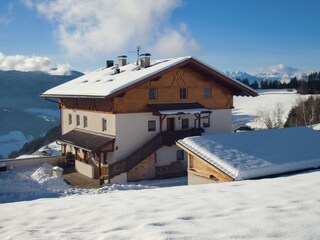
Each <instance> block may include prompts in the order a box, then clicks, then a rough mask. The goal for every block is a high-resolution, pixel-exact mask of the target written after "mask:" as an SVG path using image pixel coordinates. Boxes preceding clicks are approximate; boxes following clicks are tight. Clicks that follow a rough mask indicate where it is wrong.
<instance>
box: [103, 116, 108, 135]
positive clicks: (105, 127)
mask: <svg viewBox="0 0 320 240" xmlns="http://www.w3.org/2000/svg"><path fill="white" fill-rule="evenodd" d="M104 131H107V119H105V118H102V132H104Z"/></svg>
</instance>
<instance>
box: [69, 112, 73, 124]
mask: <svg viewBox="0 0 320 240" xmlns="http://www.w3.org/2000/svg"><path fill="white" fill-rule="evenodd" d="M68 116H69V125H71V124H72V115H71V114H70V113H69V115H68Z"/></svg>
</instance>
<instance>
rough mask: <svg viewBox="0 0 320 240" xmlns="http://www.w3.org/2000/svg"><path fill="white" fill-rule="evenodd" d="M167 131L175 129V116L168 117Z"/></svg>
mask: <svg viewBox="0 0 320 240" xmlns="http://www.w3.org/2000/svg"><path fill="white" fill-rule="evenodd" d="M167 131H174V118H167Z"/></svg>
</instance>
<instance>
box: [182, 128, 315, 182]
mask: <svg viewBox="0 0 320 240" xmlns="http://www.w3.org/2000/svg"><path fill="white" fill-rule="evenodd" d="M178 143H179V144H181V145H182V146H184V147H186V148H187V149H189V150H190V151H191V152H193V153H194V154H196V155H198V156H199V157H201V158H202V159H204V160H205V161H207V162H209V163H211V164H212V165H214V166H215V167H217V168H219V169H220V170H222V171H223V172H225V173H226V174H228V175H229V176H231V177H232V178H234V179H235V180H242V179H250V178H256V177H262V176H268V175H273V174H280V173H285V172H290V171H296V170H302V169H307V168H313V167H319V166H320V134H319V133H318V132H316V131H314V130H312V129H310V128H307V127H295V128H283V129H271V130H260V131H251V132H240V133H225V134H216V135H206V136H198V137H188V138H185V139H182V140H179V141H178Z"/></svg>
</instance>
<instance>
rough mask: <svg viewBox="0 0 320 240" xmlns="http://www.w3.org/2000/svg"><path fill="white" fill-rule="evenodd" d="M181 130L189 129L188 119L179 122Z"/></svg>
mask: <svg viewBox="0 0 320 240" xmlns="http://www.w3.org/2000/svg"><path fill="white" fill-rule="evenodd" d="M181 128H182V129H187V128H189V119H188V118H183V119H182V120H181Z"/></svg>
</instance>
